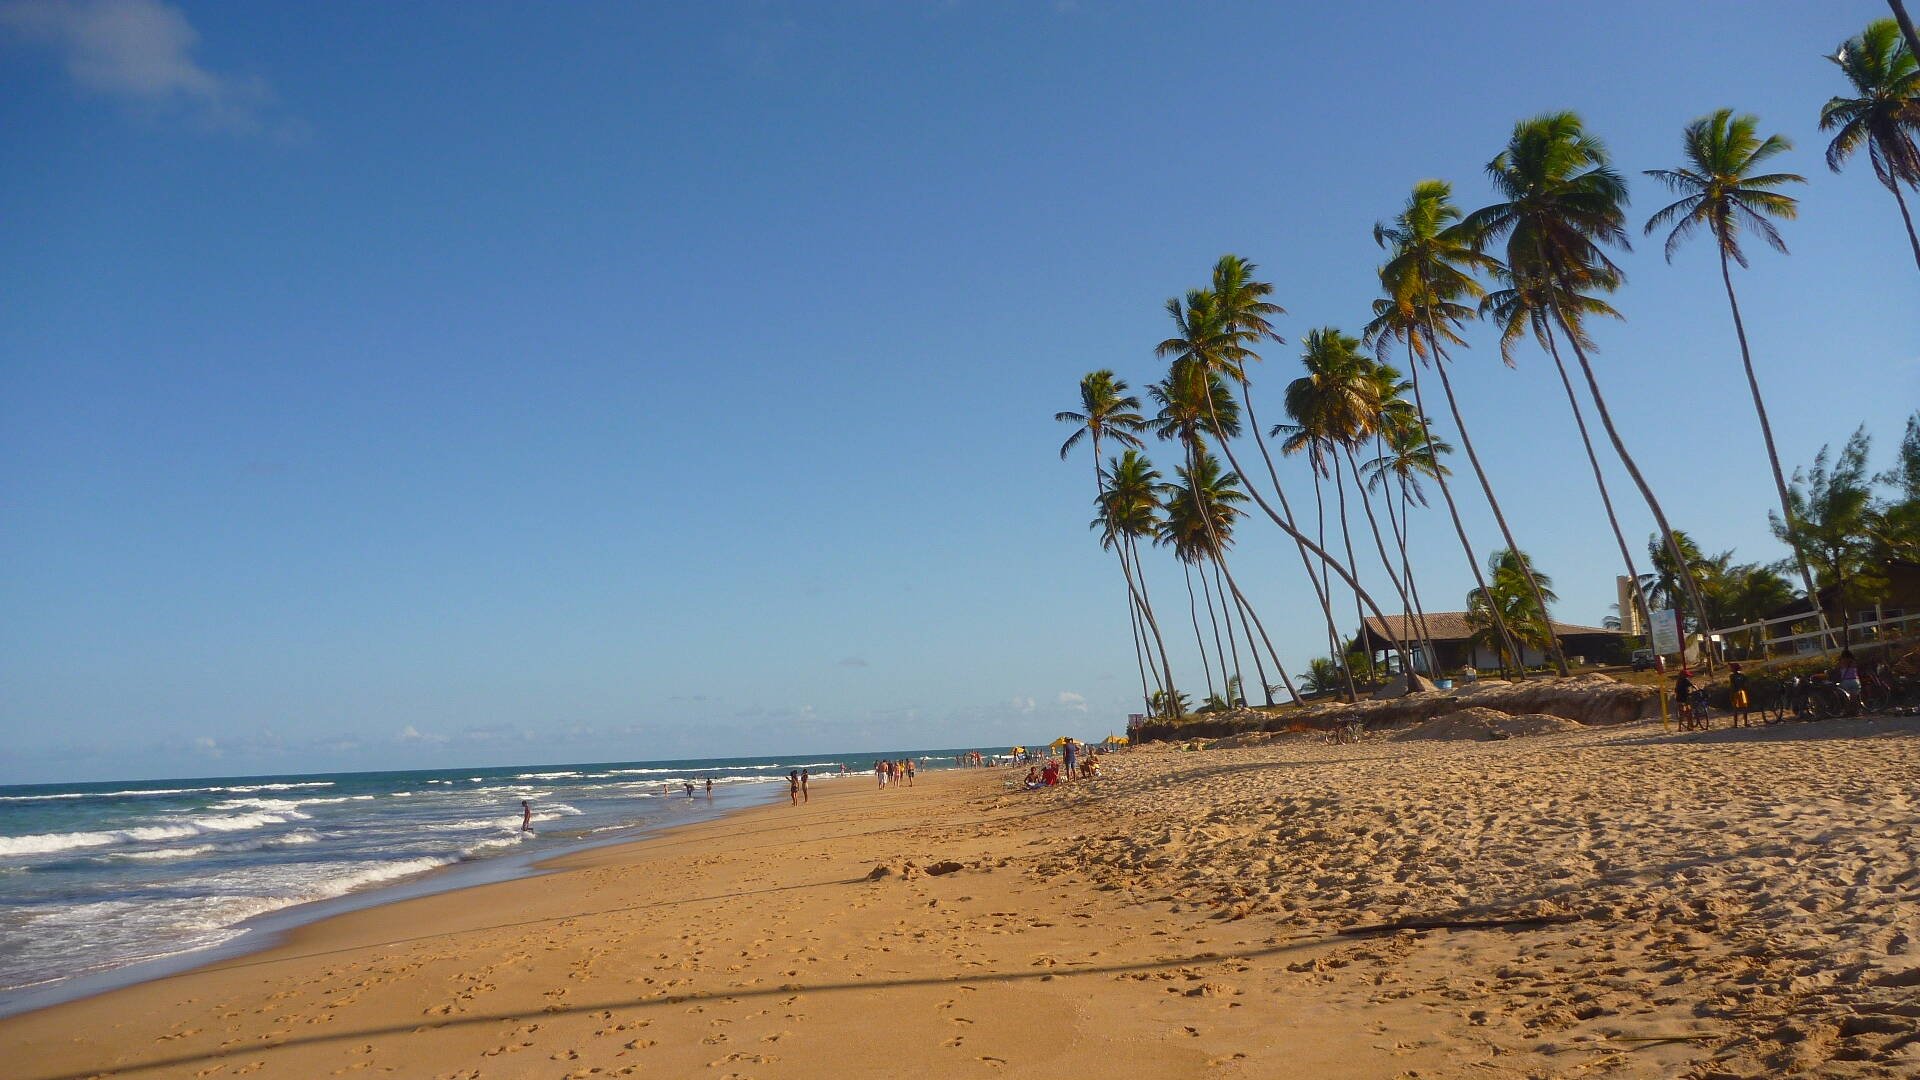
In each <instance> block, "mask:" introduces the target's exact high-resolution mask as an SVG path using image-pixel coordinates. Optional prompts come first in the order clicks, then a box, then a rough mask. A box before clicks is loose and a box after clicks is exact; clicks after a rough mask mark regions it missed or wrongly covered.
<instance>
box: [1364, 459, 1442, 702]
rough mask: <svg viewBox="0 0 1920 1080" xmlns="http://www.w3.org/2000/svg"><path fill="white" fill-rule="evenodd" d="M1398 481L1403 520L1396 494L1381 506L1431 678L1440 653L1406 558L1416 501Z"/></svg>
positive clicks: (1401, 480)
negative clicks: (1395, 504) (1396, 509)
mask: <svg viewBox="0 0 1920 1080" xmlns="http://www.w3.org/2000/svg"><path fill="white" fill-rule="evenodd" d="M1376 442H1377V439H1376ZM1384 452H1385V451H1384V449H1383V450H1382V453H1383V454H1384ZM1434 464H1435V466H1436V467H1437V466H1438V464H1439V463H1438V462H1437V461H1436V462H1435V463H1434ZM1395 481H1396V483H1395V486H1397V487H1398V488H1399V489H1400V492H1399V494H1400V516H1399V517H1398V518H1395V517H1394V513H1393V497H1394V493H1393V492H1391V491H1389V492H1388V493H1387V497H1386V498H1385V499H1384V500H1382V503H1381V504H1382V505H1383V506H1385V507H1386V508H1387V526H1388V527H1389V528H1390V529H1392V531H1393V543H1394V547H1395V548H1397V549H1398V550H1399V552H1400V580H1402V581H1404V582H1406V584H1407V596H1408V598H1409V599H1411V600H1412V601H1413V617H1414V626H1413V629H1414V632H1415V633H1417V634H1419V635H1420V648H1421V649H1422V650H1423V651H1424V652H1425V654H1426V659H1427V671H1426V674H1427V676H1428V677H1429V678H1432V677H1433V676H1434V674H1435V672H1437V671H1438V665H1439V657H1440V651H1439V649H1437V648H1435V647H1434V644H1433V630H1432V629H1431V628H1430V627H1428V626H1427V612H1426V609H1425V608H1424V607H1422V606H1421V604H1420V587H1419V586H1418V585H1417V584H1416V583H1415V582H1414V578H1413V559H1412V558H1411V557H1409V556H1408V555H1407V539H1408V537H1409V536H1411V535H1412V533H1413V499H1412V497H1411V496H1410V495H1409V494H1408V493H1407V481H1406V478H1405V477H1403V476H1399V475H1397V474H1396V476H1395Z"/></svg>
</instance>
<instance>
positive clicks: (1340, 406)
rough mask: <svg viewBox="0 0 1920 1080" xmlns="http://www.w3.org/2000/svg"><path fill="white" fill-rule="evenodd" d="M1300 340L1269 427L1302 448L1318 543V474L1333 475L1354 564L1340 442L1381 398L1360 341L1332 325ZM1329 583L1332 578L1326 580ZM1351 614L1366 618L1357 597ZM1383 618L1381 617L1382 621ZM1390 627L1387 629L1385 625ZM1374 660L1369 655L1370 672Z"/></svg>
mask: <svg viewBox="0 0 1920 1080" xmlns="http://www.w3.org/2000/svg"><path fill="white" fill-rule="evenodd" d="M1301 344H1302V345H1303V346H1304V349H1303V351H1302V352H1301V354H1300V362H1301V364H1302V365H1303V366H1304V367H1305V368H1306V374H1305V375H1302V376H1300V377H1299V378H1297V379H1294V380H1293V381H1292V382H1290V383H1288V384H1287V389H1286V397H1285V406H1286V412H1287V416H1288V417H1289V418H1291V419H1292V421H1293V422H1292V423H1290V424H1276V425H1275V426H1274V429H1273V431H1272V432H1271V433H1270V434H1272V435H1274V436H1275V437H1278V436H1280V435H1282V434H1285V435H1287V440H1286V442H1285V443H1284V444H1283V445H1282V447H1281V450H1282V452H1284V453H1289V454H1296V453H1301V452H1305V453H1306V455H1307V465H1308V468H1310V469H1311V470H1312V471H1313V483H1314V504H1315V506H1316V508H1317V509H1318V511H1319V515H1320V520H1321V528H1322V530H1323V531H1322V532H1321V537H1322V539H1321V541H1320V543H1321V545H1322V546H1323V547H1324V546H1325V544H1326V540H1325V539H1324V537H1325V535H1326V534H1325V532H1324V529H1325V514H1324V499H1323V497H1322V495H1321V478H1322V477H1327V478H1331V479H1332V480H1333V481H1334V484H1335V490H1336V491H1337V492H1338V495H1339V518H1340V535H1341V537H1342V539H1343V541H1344V545H1345V548H1346V553H1347V565H1348V566H1355V565H1357V564H1356V563H1355V562H1354V558H1353V533H1352V530H1351V529H1350V527H1349V525H1348V522H1347V496H1346V482H1345V480H1344V479H1342V474H1341V472H1340V468H1339V465H1340V453H1341V448H1342V447H1343V446H1345V445H1346V444H1348V443H1349V442H1351V441H1353V440H1355V439H1358V438H1363V437H1365V436H1366V435H1369V434H1371V432H1372V425H1373V421H1374V417H1375V415H1376V414H1377V413H1378V411H1379V407H1380V403H1379V401H1378V399H1377V398H1376V396H1375V395H1376V394H1377V392H1378V387H1377V386H1375V385H1374V383H1373V382H1372V381H1371V380H1369V379H1368V377H1367V360H1366V358H1365V357H1364V356H1362V355H1361V354H1360V342H1359V341H1358V340H1356V339H1354V338H1352V337H1349V336H1347V335H1346V334H1343V333H1341V332H1340V331H1339V330H1338V329H1335V328H1334V327H1331V326H1327V327H1322V328H1320V329H1318V330H1310V331H1308V332H1307V335H1306V337H1305V338H1303V339H1302V340H1301ZM1327 584H1328V585H1331V582H1327ZM1353 608H1354V618H1355V620H1356V621H1357V622H1360V623H1364V622H1365V621H1366V618H1365V615H1364V613H1363V612H1362V610H1361V606H1360V598H1359V596H1358V595H1357V594H1356V595H1355V597H1354V602H1353ZM1384 621H1385V620H1382V622H1384ZM1387 632H1389V633H1391V632H1392V631H1391V629H1387ZM1372 666H1373V665H1372V660H1371V659H1369V660H1368V661H1367V667H1368V669H1369V670H1368V674H1369V675H1371V674H1372V670H1371V669H1372Z"/></svg>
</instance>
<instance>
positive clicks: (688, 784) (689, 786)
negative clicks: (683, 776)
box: [686, 780, 693, 799]
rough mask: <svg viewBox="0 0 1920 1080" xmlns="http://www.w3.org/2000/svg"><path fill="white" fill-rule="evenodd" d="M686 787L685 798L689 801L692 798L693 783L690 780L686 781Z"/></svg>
mask: <svg viewBox="0 0 1920 1080" xmlns="http://www.w3.org/2000/svg"><path fill="white" fill-rule="evenodd" d="M686 785H687V798H689V799H691V798H693V781H691V780H688V781H686Z"/></svg>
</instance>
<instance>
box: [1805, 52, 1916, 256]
mask: <svg viewBox="0 0 1920 1080" xmlns="http://www.w3.org/2000/svg"><path fill="white" fill-rule="evenodd" d="M1914 57H1915V53H1914V51H1913V49H1912V48H1911V47H1910V46H1909V45H1908V44H1907V43H1906V42H1904V41H1902V40H1900V28H1899V27H1898V26H1897V25H1895V23H1894V21H1893V20H1892V19H1878V20H1875V21H1874V22H1873V23H1872V24H1870V25H1869V26H1868V27H1867V28H1866V30H1865V31H1864V32H1863V33H1861V35H1860V36H1859V37H1856V38H1849V39H1848V40H1846V41H1843V42H1841V43H1840V47H1839V49H1837V50H1835V52H1834V54H1833V55H1832V56H1831V57H1828V59H1830V60H1832V61H1833V62H1834V63H1835V64H1837V65H1839V67H1840V71H1841V73H1843V74H1844V75H1846V77H1847V81H1848V82H1851V83H1852V84H1853V89H1854V91H1855V92H1856V93H1857V94H1858V95H1859V96H1858V97H1850V98H1849V97H1836V98H1833V99H1832V100H1830V101H1828V102H1827V103H1826V105H1825V106H1823V107H1822V108H1821V110H1820V130H1821V131H1836V132H1837V133H1836V134H1835V135H1834V137H1833V141H1832V142H1831V143H1828V144H1827V167H1828V168H1830V169H1832V170H1833V171H1834V172H1839V171H1840V166H1841V165H1843V164H1845V163H1846V160H1847V159H1848V158H1849V157H1852V156H1853V153H1854V151H1856V150H1858V149H1860V147H1861V146H1863V145H1864V146H1865V147H1866V148H1867V160H1868V161H1869V162H1871V163H1872V164H1873V175H1874V176H1876V177H1878V178H1879V180H1880V183H1882V184H1883V185H1885V186H1886V189H1887V190H1888V191H1891V192H1893V198H1894V201H1895V202H1897V203H1899V204H1900V220H1901V221H1904V222H1906V225H1907V242H1908V243H1909V244H1911V245H1912V246H1913V261H1914V265H1916V266H1920V234H1916V233H1915V232H1914V230H1913V215H1912V214H1910V213H1908V212H1907V200H1906V198H1905V197H1904V196H1902V195H1901V194H1900V185H1901V184H1905V185H1907V186H1908V187H1910V188H1915V189H1920V142H1916V138H1917V137H1920V61H1916V60H1915V58H1914Z"/></svg>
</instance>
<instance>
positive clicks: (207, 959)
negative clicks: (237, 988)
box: [0, 785, 779, 1020]
mask: <svg viewBox="0 0 1920 1080" xmlns="http://www.w3.org/2000/svg"><path fill="white" fill-rule="evenodd" d="M768 787H769V788H770V789H771V788H773V785H768ZM778 794H779V792H778V791H777V790H769V791H768V793H767V795H766V797H765V798H762V799H760V800H758V801H745V802H743V804H742V805H736V806H729V807H726V808H723V809H716V810H712V811H708V812H707V813H706V814H705V815H704V816H702V817H700V818H697V819H695V820H692V821H655V822H639V823H635V824H633V825H631V826H628V827H627V828H625V829H621V830H617V832H623V833H629V835H617V834H616V835H609V836H606V837H604V838H599V839H592V838H579V839H575V840H572V841H568V842H566V843H563V844H561V845H559V846H557V847H555V848H552V849H549V850H546V851H513V850H509V851H506V852H503V853H502V854H499V855H490V856H485V857H481V858H465V859H456V860H455V861H453V862H449V863H444V864H442V865H440V866H436V867H433V868H432V869H429V870H423V871H421V872H420V873H418V874H415V875H412V876H410V877H406V878H400V879H398V880H395V881H389V882H381V883H379V884H376V885H373V886H371V887H369V888H365V889H360V890H356V891H353V892H347V893H342V894H341V895H339V896H329V897H324V898H322V899H318V900H309V901H306V902H304V903H299V904H291V905H289V906H287V907H284V908H276V909H275V910H273V911H268V912H265V913H262V914H260V915H255V916H251V917H249V918H247V919H244V920H242V921H241V922H239V923H236V924H234V927H233V928H234V929H235V930H238V931H241V932H240V933H239V934H237V935H236V936H234V937H232V938H229V939H228V940H226V941H222V942H218V943H216V944H213V945H206V946H199V947H189V948H185V949H182V950H181V951H179V952H176V953H168V954H166V955H163V956H154V957H148V958H146V959H143V960H137V961H134V962H132V963H129V964H122V965H119V966H117V967H109V968H103V969H100V970H97V971H89V972H84V973H82V974H79V975H74V976H72V977H70V978H66V979H60V980H58V981H55V982H52V983H43V984H38V985H32V986H23V987H17V988H14V989H12V990H8V991H4V992H0V1020H6V1019H9V1018H12V1017H20V1016H30V1015H32V1014H34V1013H36V1012H40V1011H42V1010H45V1009H52V1008H58V1007H60V1006H62V1005H69V1004H73V1003H76V1002H83V1001H87V1000H89V999H91V998H95V997H98V996H100V995H102V994H108V993H112V992H114V991H116V990H121V989H125V988H129V987H135V986H140V985H142V984H145V983H149V982H154V981H157V980H161V979H167V978H171V977H173V976H176V975H182V974H190V973H192V972H194V971H196V970H199V969H201V968H205V967H209V966H212V965H215V964H218V963H220V962H222V961H225V960H231V959H243V958H245V957H247V956H250V955H253V954H255V953H259V952H263V951H266V950H268V949H271V948H273V947H275V946H276V945H278V944H280V943H281V942H282V941H284V940H285V939H286V937H287V936H288V935H290V934H293V933H295V932H297V931H298V930H300V929H301V928H302V927H306V926H310V925H314V924H316V923H321V922H325V921H326V920H328V919H332V918H337V917H339V916H341V915H346V914H350V913H352V912H356V911H364V910H369V909H373V908H378V907H382V906H384V905H387V904H399V903H405V902H407V901H409V900H414V899H420V898H423V897H429V896H440V895H444V894H448V893H458V892H461V891H464V890H467V889H479V888H485V887H486V886H488V885H493V884H498V883H501V882H507V881H521V880H526V879H531V878H537V877H540V876H543V875H545V874H549V873H552V872H554V870H555V869H563V868H564V867H561V866H560V863H561V861H562V860H564V859H566V858H567V857H569V856H572V855H577V854H581V853H583V852H587V851H592V850H595V849H598V848H603V847H615V846H619V845H621V844H634V843H642V842H644V841H646V840H649V839H653V838H655V837H657V836H663V835H665V834H667V833H671V832H672V831H673V830H675V829H681V828H686V827H689V826H693V825H699V824H704V823H708V822H713V821H719V820H722V819H724V818H726V817H729V816H731V815H733V814H740V813H746V812H748V811H751V810H754V809H758V808H759V807H760V806H761V805H764V804H765V803H768V802H771V801H772V800H773V797H774V796H776V795H778ZM609 832H610V833H614V832H616V830H609ZM463 879H470V880H463Z"/></svg>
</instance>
